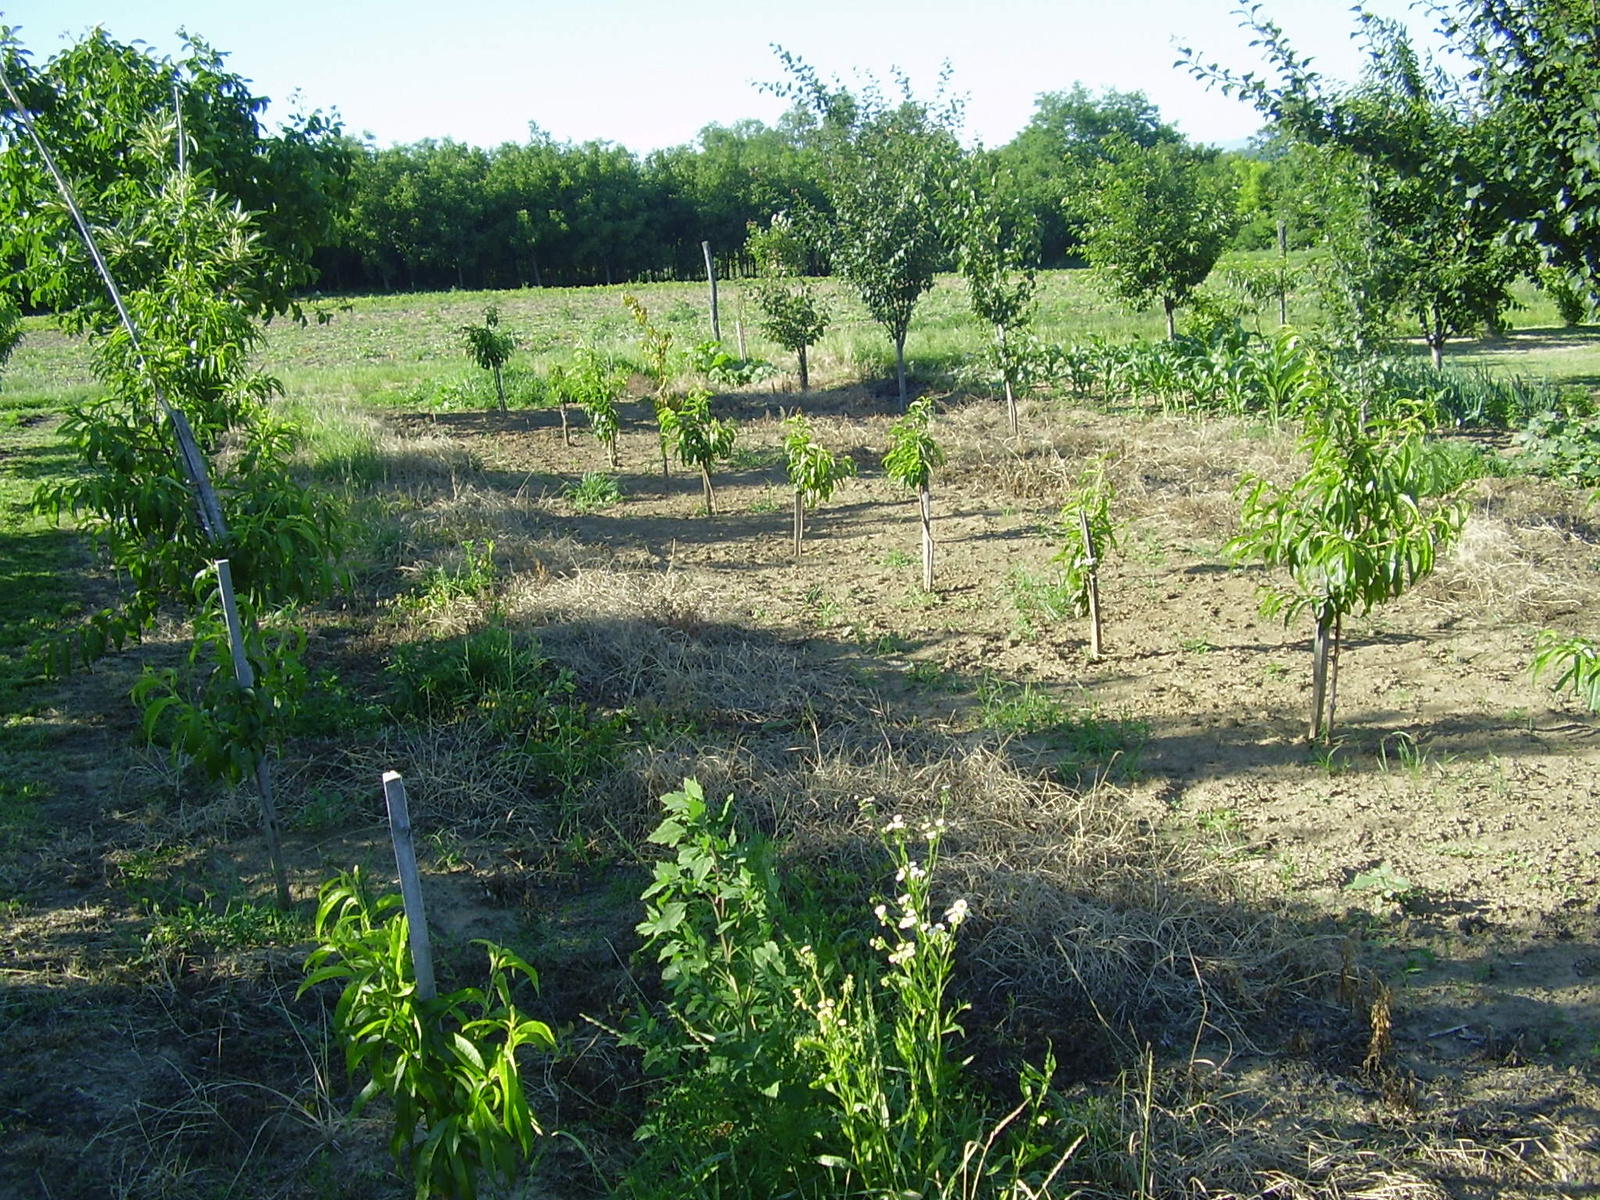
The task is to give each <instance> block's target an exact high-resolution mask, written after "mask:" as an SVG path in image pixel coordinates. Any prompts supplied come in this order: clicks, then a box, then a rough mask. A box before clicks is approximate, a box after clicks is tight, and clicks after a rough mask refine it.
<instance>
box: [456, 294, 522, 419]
mask: <svg viewBox="0 0 1600 1200" xmlns="http://www.w3.org/2000/svg"><path fill="white" fill-rule="evenodd" d="M461 341H462V344H463V345H464V346H465V347H466V350H467V353H468V354H469V355H471V356H472V361H473V362H475V363H477V364H478V365H479V366H480V367H482V368H483V369H484V370H485V371H493V372H494V391H495V395H496V396H497V397H498V398H499V400H500V411H501V412H505V411H506V385H505V379H504V378H503V377H502V375H501V373H500V368H501V367H503V366H505V365H506V363H507V362H509V361H510V360H511V352H512V351H513V350H515V349H516V348H517V339H516V337H515V336H514V335H512V334H510V333H506V332H504V331H503V330H501V328H500V309H499V308H498V307H497V306H495V305H493V304H491V305H490V306H489V307H488V308H486V309H484V310H483V324H482V325H463V326H461Z"/></svg>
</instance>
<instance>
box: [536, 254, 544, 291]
mask: <svg viewBox="0 0 1600 1200" xmlns="http://www.w3.org/2000/svg"><path fill="white" fill-rule="evenodd" d="M533 286H534V287H536V288H542V287H543V286H544V280H542V279H540V278H539V256H538V255H537V254H535V255H534V256H533Z"/></svg>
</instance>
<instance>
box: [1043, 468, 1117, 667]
mask: <svg viewBox="0 0 1600 1200" xmlns="http://www.w3.org/2000/svg"><path fill="white" fill-rule="evenodd" d="M1112 498H1113V491H1112V487H1111V481H1110V480H1109V479H1107V478H1106V464H1105V460H1104V459H1103V458H1097V459H1095V461H1094V462H1092V463H1090V464H1089V466H1088V467H1086V468H1085V469H1084V471H1083V473H1082V474H1081V475H1079V476H1078V486H1077V488H1076V489H1075V490H1074V491H1073V493H1072V495H1071V496H1070V497H1069V498H1068V500H1067V503H1066V504H1065V505H1064V506H1063V507H1062V509H1061V522H1062V524H1063V525H1064V526H1066V529H1067V541H1066V545H1065V546H1063V547H1062V548H1061V553H1060V554H1057V555H1056V557H1055V561H1056V562H1058V563H1060V564H1061V582H1062V585H1063V587H1064V588H1065V589H1066V592H1067V594H1068V595H1069V596H1070V597H1071V601H1072V612H1073V615H1074V616H1088V618H1089V654H1090V657H1092V658H1099V657H1100V653H1101V642H1100V559H1101V557H1102V556H1103V555H1104V554H1105V553H1106V552H1107V551H1108V550H1111V549H1114V548H1115V547H1116V544H1117V532H1116V526H1115V525H1113V524H1112V521H1111V501H1112Z"/></svg>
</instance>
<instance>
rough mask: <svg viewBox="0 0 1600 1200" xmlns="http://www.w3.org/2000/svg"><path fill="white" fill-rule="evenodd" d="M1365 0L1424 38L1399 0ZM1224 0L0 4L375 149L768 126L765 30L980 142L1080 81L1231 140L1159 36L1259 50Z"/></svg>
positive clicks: (1341, 30)
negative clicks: (935, 112) (937, 97)
mask: <svg viewBox="0 0 1600 1200" xmlns="http://www.w3.org/2000/svg"><path fill="white" fill-rule="evenodd" d="M1367 7H1368V8H1369V9H1371V10H1372V11H1375V12H1377V13H1379V14H1380V15H1384V16H1395V17H1400V18H1402V19H1404V20H1405V21H1406V22H1407V24H1408V25H1409V26H1410V27H1411V28H1412V29H1413V31H1414V32H1415V33H1417V34H1419V35H1421V34H1425V33H1426V32H1427V31H1428V30H1430V29H1431V27H1432V24H1433V23H1432V21H1431V20H1430V19H1429V18H1428V17H1427V15H1426V13H1425V12H1422V11H1420V10H1419V11H1415V12H1413V11H1411V10H1410V7H1409V4H1408V0H1372V2H1371V3H1369V4H1368V5H1367ZM1236 8H1237V4H1236V3H1235V0H986V2H984V3H971V2H969V3H957V2H955V0H920V2H902V0H804V2H802V3H791V4H785V5H781V6H779V5H772V4H765V3H762V2H761V0H737V2H735V0H654V2H653V3H652V2H648V0H577V2H569V3H562V4H557V3H553V2H551V0H521V2H517V0H458V2H456V3H450V2H448V0H428V2H419V0H385V2H383V3H378V2H376V0H323V2H321V3H308V2H306V0H272V2H270V3H263V2H261V0H256V2H253V3H248V4H246V3H241V2H239V0H210V2H209V3H204V2H200V0H100V2H98V3H92V2H85V0H0V13H3V16H0V23H4V24H9V25H12V26H16V27H20V28H19V36H20V37H21V40H22V41H23V43H24V45H25V46H27V48H28V49H29V50H30V51H32V52H33V54H34V56H35V58H36V60H41V61H42V60H43V59H45V58H47V57H49V56H50V55H51V54H53V53H55V52H56V51H58V50H59V49H61V48H62V46H63V45H64V44H65V42H64V41H63V36H65V38H66V41H72V40H75V39H76V38H77V37H78V36H79V35H81V34H82V33H83V32H84V31H86V30H87V29H89V28H90V27H92V26H94V25H96V24H101V25H104V26H105V27H106V29H107V30H108V31H109V32H110V33H111V35H112V36H114V37H116V38H118V39H120V40H123V41H134V40H142V41H144V42H146V43H148V44H149V45H150V46H152V47H153V48H155V49H156V50H157V51H159V52H161V53H163V54H166V53H172V52H174V51H176V50H177V48H178V39H177V37H176V36H175V32H176V30H177V29H178V28H179V27H183V28H185V29H187V30H188V31H189V32H190V33H193V34H195V35H198V36H200V37H202V38H204V39H205V40H207V41H209V42H210V43H211V44H212V45H214V46H215V47H216V48H217V49H219V50H224V51H227V52H228V54H229V59H228V62H229V65H230V66H231V67H232V69H233V70H235V71H237V72H238V73H239V74H240V75H243V76H244V77H246V78H248V79H251V80H253V81H254V86H255V91H256V92H257V94H261V95H266V96H270V97H271V98H272V99H273V100H274V102H275V104H274V107H273V109H272V110H271V113H270V114H269V120H271V119H272V116H273V115H281V114H282V113H283V112H285V111H287V110H286V107H285V106H286V104H287V102H288V101H289V98H290V96H291V94H292V93H294V92H295V91H297V90H298V91H299V92H300V93H301V96H302V103H303V105H304V106H305V107H308V108H323V109H330V108H336V109H338V110H339V112H340V113H341V114H342V116H343V118H344V122H345V126H346V128H347V129H348V130H349V131H350V132H352V133H356V134H360V133H363V132H366V133H370V134H371V135H372V136H373V137H374V138H375V139H376V141H377V143H378V144H379V145H389V144H391V143H393V142H412V141H416V140H418V139H421V138H424V137H437V138H444V137H451V138H455V139H456V140H458V141H464V142H469V143H472V144H474V145H479V146H493V145H498V144H499V143H501V142H504V141H517V142H520V141H523V140H525V138H526V136H527V130H528V123H529V122H530V121H533V122H537V123H538V124H539V125H540V126H541V127H542V128H544V129H545V130H547V131H548V132H549V133H551V134H552V135H553V136H554V137H555V138H556V139H557V140H558V141H566V140H572V141H586V140H588V139H590V138H602V139H607V140H610V141H614V142H619V143H621V144H622V145H624V146H626V147H628V148H629V149H630V150H634V151H637V152H644V151H648V150H653V149H656V148H658V147H662V146H671V145H677V144H679V143H683V142H688V141H690V140H692V139H693V138H694V136H695V134H696V133H697V132H698V131H699V130H700V129H701V128H702V127H703V126H705V125H707V124H710V123H712V122H717V123H721V124H728V123H731V122H733V121H736V120H738V119H740V118H743V117H756V118H760V119H761V120H764V121H767V122H769V123H770V122H772V121H773V120H775V119H776V118H777V116H778V114H779V113H780V112H781V110H782V107H783V105H782V103H781V102H780V101H778V100H777V99H775V98H774V97H772V96H769V95H765V94H763V93H762V92H760V91H759V90H758V89H757V87H756V86H755V85H756V84H757V83H760V82H770V81H773V80H775V79H778V78H779V77H780V70H779V66H778V62H777V59H776V58H775V56H774V54H773V52H772V50H771V44H772V43H779V44H781V45H782V46H784V47H785V48H786V49H788V50H790V51H792V52H794V53H796V54H798V55H799V56H800V57H802V58H804V59H805V60H806V61H808V62H810V63H811V64H812V65H814V66H815V67H817V68H818V69H819V70H820V71H821V72H822V73H823V74H824V75H828V76H831V75H838V76H839V77H841V78H842V79H843V80H844V81H845V82H846V83H850V82H851V81H852V79H853V78H854V77H855V76H854V72H856V71H857V70H858V69H859V70H866V71H870V72H874V73H876V74H877V75H878V76H879V77H880V78H883V79H887V78H888V72H889V70H890V68H892V67H896V66H898V67H899V68H901V69H903V70H904V71H905V72H907V73H908V74H909V75H910V77H911V79H912V82H913V85H914V86H915V87H916V90H917V92H918V94H919V95H930V94H931V93H932V90H933V87H934V83H935V78H936V76H937V73H938V70H939V65H940V63H941V62H942V61H944V60H945V59H948V60H949V61H950V63H951V66H952V68H953V69H954V80H953V84H954V90H955V91H957V92H958V93H965V94H967V95H968V96H969V101H968V107H967V128H966V133H967V136H968V138H969V140H978V141H982V142H984V143H985V144H987V145H991V146H994V145H999V144H1001V143H1003V142H1006V141H1008V140H1010V138H1011V137H1012V136H1013V135H1014V134H1015V133H1016V132H1017V130H1018V129H1020V128H1021V127H1022V126H1023V125H1024V124H1026V122H1027V120H1028V117H1029V115H1030V114H1031V113H1032V112H1033V104H1034V97H1035V96H1037V95H1038V94H1039V93H1041V92H1047V91H1059V90H1064V89H1067V88H1070V87H1071V86H1072V84H1073V83H1074V82H1077V81H1081V82H1083V83H1084V84H1086V85H1087V86H1088V87H1090V88H1091V89H1095V90H1099V89H1101V88H1105V87H1114V88H1117V89H1119V90H1123V91H1135V90H1138V91H1143V92H1145V93H1146V94H1147V95H1148V96H1149V97H1150V99H1151V100H1153V101H1154V102H1155V103H1156V104H1157V105H1158V106H1159V107H1160V109H1161V112H1162V115H1163V116H1164V117H1165V118H1166V119H1167V120H1169V121H1173V122H1174V123H1176V124H1177V125H1178V127H1179V128H1180V129H1182V130H1183V131H1184V133H1186V134H1187V135H1188V136H1190V137H1192V138H1195V139H1197V140H1200V141H1206V142H1213V143H1220V144H1232V143H1236V142H1239V141H1242V140H1243V139H1244V138H1247V137H1248V136H1249V135H1250V134H1251V133H1252V132H1254V131H1255V129H1256V128H1257V127H1258V125H1259V121H1258V119H1257V117H1256V114H1255V113H1254V112H1253V111H1252V110H1251V109H1250V108H1248V107H1247V106H1246V105H1244V104H1241V103H1239V102H1238V101H1236V100H1230V99H1227V98H1225V97H1223V96H1221V95H1220V94H1218V93H1216V92H1214V91H1207V90H1206V88H1205V87H1204V86H1203V85H1201V84H1200V83H1198V82H1196V81H1195V80H1193V79H1192V78H1190V76H1189V75H1188V74H1187V72H1184V71H1181V70H1176V69H1174V67H1173V62H1174V60H1175V58H1176V53H1175V50H1174V47H1175V46H1176V45H1178V44H1180V43H1186V44H1190V45H1193V46H1195V47H1196V48H1197V49H1198V50H1200V51H1201V52H1202V53H1203V54H1204V55H1205V56H1206V57H1207V58H1208V59H1210V60H1216V61H1220V62H1221V63H1223V65H1225V66H1230V67H1233V68H1235V69H1249V68H1251V67H1253V66H1256V65H1258V64H1259V59H1258V58H1257V57H1256V55H1255V53H1254V52H1253V51H1252V50H1251V49H1250V48H1249V46H1248V37H1247V36H1246V34H1245V33H1244V32H1243V31H1242V30H1241V29H1240V28H1239V23H1238V17H1237V15H1236V13H1235V10H1236ZM1263 11H1264V13H1265V14H1266V15H1267V16H1269V17H1270V18H1271V19H1273V20H1275V21H1277V22H1278V23H1279V24H1280V25H1282V26H1283V27H1284V28H1285V30H1286V31H1287V32H1288V33H1289V35H1290V38H1291V41H1292V42H1293V44H1294V46H1295V48H1296V50H1297V51H1299V52H1300V53H1302V54H1311V55H1313V56H1315V58H1316V62H1317V65H1318V66H1319V68H1320V69H1321V70H1322V71H1323V72H1324V73H1325V74H1327V75H1330V76H1332V77H1334V78H1339V79H1346V80H1348V79H1352V78H1354V77H1355V76H1356V75H1357V73H1358V72H1359V70H1360V64H1361V58H1360V50H1359V47H1358V46H1357V45H1356V44H1354V43H1352V41H1351V38H1350V33H1351V31H1352V29H1353V28H1354V25H1355V22H1354V18H1353V16H1352V14H1351V12H1350V10H1349V9H1348V8H1347V7H1346V6H1345V5H1344V4H1343V3H1340V2H1339V0H1331V2H1330V0H1268V3H1267V4H1266V6H1265V8H1264V9H1263Z"/></svg>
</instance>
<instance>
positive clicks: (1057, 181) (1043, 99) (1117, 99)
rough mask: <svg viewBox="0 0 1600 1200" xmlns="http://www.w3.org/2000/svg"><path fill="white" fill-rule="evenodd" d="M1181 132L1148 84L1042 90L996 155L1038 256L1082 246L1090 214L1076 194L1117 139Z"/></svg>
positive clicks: (1145, 141) (1047, 260)
mask: <svg viewBox="0 0 1600 1200" xmlns="http://www.w3.org/2000/svg"><path fill="white" fill-rule="evenodd" d="M1182 140H1183V135H1182V134H1180V133H1179V132H1178V131H1177V129H1175V128H1174V127H1173V126H1171V125H1169V124H1167V123H1166V122H1165V121H1163V120H1162V119H1161V113H1160V110H1158V109H1157V108H1156V106H1155V105H1154V104H1152V103H1150V101H1149V99H1148V98H1147V97H1146V96H1145V94H1144V93H1143V92H1119V91H1115V90H1113V89H1109V88H1108V89H1106V90H1105V91H1102V92H1101V93H1099V95H1095V94H1094V93H1092V92H1090V91H1089V89H1088V88H1086V87H1084V86H1083V84H1081V83H1075V84H1073V85H1072V89H1071V90H1070V91H1065V92H1044V93H1042V94H1041V95H1040V96H1038V98H1037V99H1036V100H1035V102H1034V113H1033V116H1032V117H1031V118H1029V120H1028V123H1027V125H1025V126H1024V127H1023V128H1022V130H1021V131H1020V132H1019V133H1018V134H1017V136H1016V137H1014V138H1012V139H1011V141H1009V142H1008V143H1006V144H1005V145H1004V146H1001V147H1000V148H999V149H998V150H996V151H995V152H994V153H993V155H992V158H993V160H994V165H995V167H996V168H997V169H998V170H999V172H1000V176H1001V181H1002V183H1003V184H1004V185H1005V187H1006V189H1007V191H1008V192H1009V193H1010V194H1011V195H1012V196H1014V197H1015V199H1016V200H1017V201H1018V202H1020V204H1021V205H1022V206H1023V207H1024V208H1025V209H1026V210H1027V211H1028V212H1030V213H1031V214H1032V216H1033V220H1034V222H1035V224H1036V226H1037V229H1038V239H1039V255H1040V262H1041V263H1043V264H1044V265H1046V266H1052V267H1058V266H1064V265H1065V264H1066V263H1067V262H1068V260H1069V259H1070V258H1071V257H1072V256H1073V255H1075V254H1077V253H1079V252H1080V250H1081V246H1082V240H1083V227H1084V222H1085V214H1084V212H1083V210H1082V208H1081V205H1080V204H1079V199H1080V197H1082V196H1083V195H1084V194H1085V193H1086V192H1087V191H1088V189H1089V188H1090V186H1091V184H1092V182H1093V179H1094V169H1095V167H1096V165H1097V164H1099V163H1100V162H1102V161H1104V160H1105V159H1106V158H1107V157H1108V155H1109V154H1110V151H1111V149H1112V147H1113V146H1115V145H1118V144H1121V143H1122V142H1131V143H1133V144H1134V145H1136V146H1144V147H1146V148H1149V147H1152V146H1156V145H1159V144H1160V143H1162V142H1174V143H1176V142H1181V141H1182Z"/></svg>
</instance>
